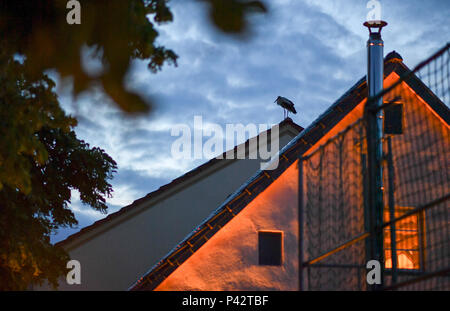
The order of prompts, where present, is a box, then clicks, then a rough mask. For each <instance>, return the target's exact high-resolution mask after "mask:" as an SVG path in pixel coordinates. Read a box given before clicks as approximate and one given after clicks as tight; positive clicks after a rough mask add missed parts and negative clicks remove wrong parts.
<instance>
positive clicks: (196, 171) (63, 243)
mask: <svg viewBox="0 0 450 311" xmlns="http://www.w3.org/2000/svg"><path fill="white" fill-rule="evenodd" d="M289 127H291V128H293V129H294V130H295V131H296V132H297V133H299V132H301V131H302V130H303V127H301V126H300V125H298V124H296V123H295V122H293V121H292V119H291V118H286V119H284V120H283V121H281V122H280V123H279V129H280V131H281V130H282V129H287V128H289ZM270 132H271V129H269V130H267V137H270ZM261 134H262V133H260V134H259V135H261ZM249 142H250V139H249V140H247V141H246V142H245V143H243V144H245V148H246V149H245V150H247V148H248V147H249ZM243 144H241V146H242V145H243ZM238 147H239V145H238V146H235V147H234V149H233V151H234V152H237V150H238ZM230 151H231V150H228V151H225V152H224V153H223V154H222V156H221V158H220V157H216V158H213V159H211V160H209V161H207V162H205V163H204V164H202V165H200V166H198V167H196V168H194V169H192V170H191V171H189V172H187V173H185V174H184V175H182V176H180V177H178V178H176V179H174V180H172V181H171V182H170V183H168V184H165V185H163V186H161V187H160V188H159V189H157V190H155V191H153V192H150V193H148V194H147V195H146V196H144V197H142V198H140V199H137V200H135V201H134V202H133V203H131V204H130V205H128V206H125V207H123V208H121V209H120V210H118V211H117V212H115V213H111V214H109V215H108V216H107V217H105V218H103V219H100V220H98V221H96V222H94V223H93V224H92V225H89V226H87V227H84V228H82V229H81V230H80V231H78V232H76V233H74V234H72V235H70V236H68V237H67V238H66V239H65V240H63V241H60V242H58V243H56V245H57V246H66V245H68V244H69V243H71V242H73V241H75V240H77V239H78V238H80V237H82V236H83V235H85V234H86V233H88V232H91V231H92V230H94V229H96V228H98V227H100V226H102V225H104V224H107V223H110V222H111V221H112V220H114V219H117V218H118V217H119V216H121V215H124V214H126V213H128V212H130V211H132V210H134V209H135V208H136V207H137V206H140V205H142V204H144V203H146V202H149V201H150V200H152V199H154V198H156V197H158V196H160V195H162V194H163V193H166V192H167V191H168V190H171V189H173V188H175V186H177V185H180V184H182V183H184V182H187V181H190V180H192V179H193V178H194V177H197V176H198V175H199V174H200V173H202V172H204V171H206V170H207V169H209V168H211V167H212V166H214V165H215V164H217V163H219V162H221V161H222V160H223V159H226V158H227V157H226V155H229V152H230Z"/></svg>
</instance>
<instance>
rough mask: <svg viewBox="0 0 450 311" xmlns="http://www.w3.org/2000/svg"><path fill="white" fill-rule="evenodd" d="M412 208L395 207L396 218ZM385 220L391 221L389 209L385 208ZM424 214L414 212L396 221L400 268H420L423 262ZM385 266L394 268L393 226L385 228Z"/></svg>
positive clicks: (396, 247) (398, 263) (398, 265)
mask: <svg viewBox="0 0 450 311" xmlns="http://www.w3.org/2000/svg"><path fill="white" fill-rule="evenodd" d="M411 209H412V208H408V207H395V213H394V216H395V218H397V217H400V216H401V215H403V214H405V213H406V212H408V211H410V210H411ZM384 219H385V222H389V221H390V220H389V209H385V210H384ZM423 226H424V214H423V212H420V213H418V214H413V215H411V216H408V217H406V218H404V219H402V220H400V221H397V222H396V223H395V237H396V238H395V240H396V245H395V249H396V253H397V268H398V269H408V270H409V269H415V270H419V269H421V268H423V267H421V262H423V256H424V255H425V254H424V249H425V240H424V237H423V232H424V230H423ZM384 249H385V259H386V263H385V266H386V268H387V269H392V245H391V228H390V226H388V227H386V228H384Z"/></svg>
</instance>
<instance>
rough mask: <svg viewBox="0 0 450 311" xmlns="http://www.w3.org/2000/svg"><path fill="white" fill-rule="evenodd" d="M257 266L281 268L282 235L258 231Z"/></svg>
mask: <svg viewBox="0 0 450 311" xmlns="http://www.w3.org/2000/svg"><path fill="white" fill-rule="evenodd" d="M258 244H259V247H258V248H259V264H260V265H268V266H281V263H282V260H283V233H282V232H273V231H260V232H259V233H258Z"/></svg>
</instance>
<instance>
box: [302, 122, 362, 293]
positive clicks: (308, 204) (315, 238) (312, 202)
mask: <svg viewBox="0 0 450 311" xmlns="http://www.w3.org/2000/svg"><path fill="white" fill-rule="evenodd" d="M363 133H364V126H363V122H362V120H360V121H357V122H356V123H355V124H353V125H351V126H349V127H348V128H347V129H346V130H344V131H343V132H342V133H340V134H339V135H337V136H336V137H334V138H333V139H331V140H329V141H328V142H327V143H326V144H325V145H324V146H322V147H321V148H319V149H318V150H317V151H315V152H314V153H313V154H311V155H309V156H307V157H305V158H304V159H303V176H304V182H303V184H304V202H305V204H304V208H303V211H304V216H303V217H304V218H303V219H304V237H305V240H304V244H303V245H304V247H303V249H304V253H303V254H304V261H305V262H309V263H310V264H309V265H308V268H307V269H306V275H305V280H306V281H305V284H306V286H307V288H308V289H310V290H319V289H320V290H332V289H353V288H358V289H362V288H364V282H363V281H364V279H363V278H362V276H364V271H363V270H361V267H363V266H364V260H365V253H364V252H365V248H364V243H361V242H360V243H356V244H353V245H352V246H350V247H346V248H345V249H344V250H341V251H339V252H336V253H334V254H332V255H330V256H328V257H326V258H324V259H321V260H319V261H318V262H315V261H314V260H317V259H318V258H319V257H320V256H322V255H324V254H326V253H327V252H329V251H331V250H333V249H335V248H337V247H338V246H340V245H342V244H345V243H346V242H349V241H350V240H352V239H354V238H355V237H358V236H359V235H361V234H363V233H364V232H365V231H364V209H363V205H364V203H363V200H364V196H363V171H362V169H363V167H364V166H363V165H362V162H363V161H365V160H364V157H365V155H364V152H363V151H364V149H365V146H364V140H363V137H364V136H363Z"/></svg>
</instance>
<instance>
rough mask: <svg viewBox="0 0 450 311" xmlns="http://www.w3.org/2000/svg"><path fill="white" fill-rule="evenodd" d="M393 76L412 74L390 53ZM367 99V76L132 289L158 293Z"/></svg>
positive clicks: (447, 117)
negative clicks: (203, 248) (197, 251)
mask: <svg viewBox="0 0 450 311" xmlns="http://www.w3.org/2000/svg"><path fill="white" fill-rule="evenodd" d="M392 72H395V73H397V74H398V75H399V76H400V77H401V76H403V75H405V74H407V73H409V72H410V69H409V68H408V67H407V66H406V65H405V64H404V63H403V62H402V58H401V56H400V55H399V54H398V53H396V52H395V51H393V52H391V53H389V54H388V55H387V56H386V58H385V62H384V75H385V77H386V76H388V75H390V74H391V73H392ZM405 82H406V83H407V84H408V85H409V86H410V87H411V88H412V89H413V90H414V91H415V92H416V93H417V94H418V95H419V96H420V97H421V98H422V99H423V100H425V101H426V102H427V103H428V104H429V105H430V107H431V108H432V109H433V110H434V111H435V112H436V113H437V114H438V115H439V116H440V117H441V118H442V119H443V120H444V121H445V122H447V124H449V121H450V110H449V108H448V107H447V106H446V105H445V104H444V103H443V102H442V101H441V100H440V99H439V98H438V97H436V96H435V95H434V94H433V92H431V90H430V89H429V88H428V87H427V86H426V85H425V84H424V83H422V81H420V79H418V78H417V77H416V76H415V75H413V76H412V77H411V78H409V79H407V80H406V81H405ZM366 97H367V83H366V77H365V76H364V77H363V78H361V79H360V80H359V81H358V82H356V84H355V85H353V86H352V87H351V88H350V89H349V90H348V91H347V92H346V93H345V94H344V95H342V96H341V97H340V98H339V99H338V100H337V101H336V102H335V103H334V104H332V105H331V106H330V107H329V108H328V109H327V110H326V111H325V112H324V113H323V114H321V115H320V116H319V117H318V118H317V119H316V120H315V121H313V122H312V123H311V125H310V126H308V127H307V128H306V129H304V130H303V131H302V132H300V134H299V135H298V136H297V137H295V138H294V139H293V140H292V141H291V142H290V143H288V144H287V145H286V146H285V147H284V148H283V149H282V150H281V151H280V153H279V155H280V161H279V164H278V167H277V168H276V169H274V170H271V171H261V170H260V171H258V172H257V173H256V174H255V175H254V176H252V177H251V178H250V179H249V180H248V181H247V182H246V183H245V184H243V185H242V186H241V187H240V188H239V189H238V190H237V191H236V192H234V193H233V194H232V195H231V196H230V197H229V198H228V199H227V200H226V201H225V202H224V203H223V204H222V205H221V206H220V207H219V208H217V209H216V210H215V211H214V212H213V213H212V214H211V215H210V216H209V217H208V218H207V219H206V220H204V221H203V222H202V223H201V224H200V225H199V226H197V227H196V228H195V229H194V230H193V231H192V232H191V233H190V234H189V235H188V236H187V237H186V238H185V239H184V240H183V241H181V242H180V243H179V244H178V245H177V246H176V247H175V248H173V249H172V250H171V251H170V252H169V253H168V254H167V255H166V256H165V257H164V258H162V260H161V261H160V262H158V263H157V264H156V265H154V266H153V267H152V268H151V269H150V270H149V271H148V272H147V273H146V274H145V275H144V276H142V277H141V278H140V279H139V280H137V282H136V283H135V284H134V285H132V286H131V287H130V288H129V289H130V290H153V289H155V288H156V287H157V286H158V285H159V284H161V282H162V281H164V280H165V279H166V278H167V277H168V276H169V275H170V274H171V273H172V272H173V271H175V270H176V269H177V268H178V267H179V266H180V265H181V264H182V263H183V262H185V261H186V260H187V259H188V258H189V257H190V256H191V255H192V254H193V253H194V252H195V251H196V250H198V249H199V248H200V247H201V246H203V244H205V243H206V242H207V241H208V240H209V239H210V238H211V237H212V236H213V235H214V234H215V233H217V232H218V231H219V230H220V229H221V228H222V227H223V226H225V225H226V224H227V223H228V222H229V221H230V220H231V219H232V218H233V217H235V216H236V215H237V214H238V213H239V212H240V211H242V210H243V209H244V208H245V207H246V206H247V205H248V204H249V203H250V202H251V201H252V200H253V199H254V198H256V197H257V196H258V195H259V194H260V193H261V192H263V191H264V190H265V189H266V188H267V187H268V186H269V185H270V184H271V183H272V182H273V181H274V180H276V179H277V178H278V177H279V176H280V175H281V174H282V173H283V172H284V171H285V170H286V169H287V168H288V167H290V166H291V165H292V164H293V163H294V162H295V161H296V160H297V159H298V158H299V156H300V155H302V154H304V153H305V152H306V151H308V150H309V149H310V148H311V147H312V146H313V145H314V144H315V143H316V142H318V141H319V140H320V138H322V137H323V136H324V135H325V134H327V133H328V131H330V130H331V129H332V128H333V127H334V126H335V125H336V124H337V123H339V122H340V121H341V120H342V119H343V118H344V117H345V116H346V115H347V114H348V113H349V112H350V111H352V110H353V109H354V108H355V107H356V106H357V105H358V104H359V103H360V102H361V101H362V100H364V99H365V98H366Z"/></svg>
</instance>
